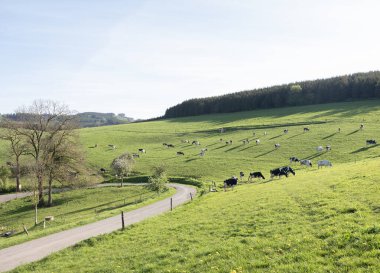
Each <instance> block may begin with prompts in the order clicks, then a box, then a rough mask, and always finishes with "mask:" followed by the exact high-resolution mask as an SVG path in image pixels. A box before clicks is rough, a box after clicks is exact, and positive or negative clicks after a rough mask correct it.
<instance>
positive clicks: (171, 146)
mask: <svg viewBox="0 0 380 273" xmlns="http://www.w3.org/2000/svg"><path fill="white" fill-rule="evenodd" d="M166 147H168V148H174V145H173V144H168V145H166Z"/></svg>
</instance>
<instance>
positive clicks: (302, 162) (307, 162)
mask: <svg viewBox="0 0 380 273" xmlns="http://www.w3.org/2000/svg"><path fill="white" fill-rule="evenodd" d="M300 165H305V166H308V167H313V164H312V163H311V160H308V159H302V160H300Z"/></svg>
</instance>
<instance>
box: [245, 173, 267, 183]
mask: <svg viewBox="0 0 380 273" xmlns="http://www.w3.org/2000/svg"><path fill="white" fill-rule="evenodd" d="M252 178H262V179H265V177H264V175H263V174H262V173H261V172H253V173H250V174H249V177H248V180H250V181H251V180H252Z"/></svg>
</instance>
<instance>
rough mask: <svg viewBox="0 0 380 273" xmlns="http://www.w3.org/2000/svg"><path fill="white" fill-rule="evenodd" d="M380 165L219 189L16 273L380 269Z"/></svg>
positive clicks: (352, 165) (340, 168)
mask: <svg viewBox="0 0 380 273" xmlns="http://www.w3.org/2000/svg"><path fill="white" fill-rule="evenodd" d="M379 163H380V160H379V159H372V160H367V161H364V162H358V163H348V164H345V165H343V164H342V165H340V166H334V167H333V168H325V169H322V170H319V171H316V170H315V171H313V172H305V173H300V174H297V175H296V176H295V177H291V178H287V179H286V178H282V179H280V180H279V179H275V180H273V181H269V182H266V183H256V184H247V185H243V186H239V187H236V188H235V189H234V190H230V191H228V192H218V193H210V194H207V195H205V196H203V197H201V198H199V199H197V200H196V201H194V202H193V203H191V204H187V205H184V206H182V207H180V208H178V209H176V210H175V211H173V212H172V213H167V214H165V215H163V216H161V217H157V218H154V219H151V220H149V221H145V222H143V223H141V224H137V225H134V226H132V227H129V228H128V229H127V230H126V231H124V232H116V233H113V234H111V235H107V236H100V237H97V238H93V239H90V240H87V241H85V242H82V243H80V244H78V245H77V246H75V247H72V248H70V249H67V250H64V251H61V252H60V253H58V254H53V255H52V256H50V257H49V258H47V259H45V260H43V261H41V262H38V263H34V264H32V265H27V266H24V267H22V268H19V269H17V270H15V271H14V272H74V271H75V272H235V271H236V272H313V273H316V272H379V271H380V224H379V223H380V222H379V219H380V217H379V216H380V199H379V192H380V184H379V179H378V175H377V174H378V170H379ZM234 270H235V271H234Z"/></svg>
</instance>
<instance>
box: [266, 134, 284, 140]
mask: <svg viewBox="0 0 380 273" xmlns="http://www.w3.org/2000/svg"><path fill="white" fill-rule="evenodd" d="M281 136H283V134H280V135H277V136H274V137H271V138H270V139H269V140H272V139H275V138H279V137H281Z"/></svg>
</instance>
